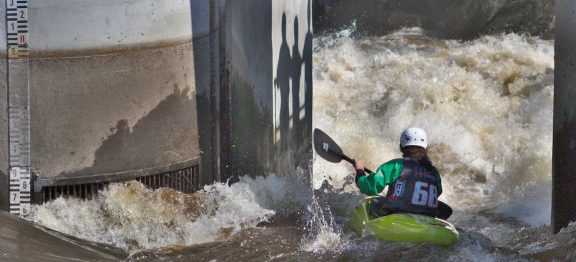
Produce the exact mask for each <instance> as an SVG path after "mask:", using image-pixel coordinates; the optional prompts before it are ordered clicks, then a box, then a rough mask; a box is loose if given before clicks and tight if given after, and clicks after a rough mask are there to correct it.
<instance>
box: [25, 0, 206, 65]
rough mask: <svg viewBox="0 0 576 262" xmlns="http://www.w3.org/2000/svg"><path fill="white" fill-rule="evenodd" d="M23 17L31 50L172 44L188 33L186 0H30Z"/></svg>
mask: <svg viewBox="0 0 576 262" xmlns="http://www.w3.org/2000/svg"><path fill="white" fill-rule="evenodd" d="M192 2H198V1H192ZM28 17H29V24H30V25H29V26H30V49H31V50H30V51H31V54H32V55H33V56H38V55H43V56H45V55H63V56H69V55H72V54H76V53H86V52H88V53H92V54H93V53H95V52H104V53H109V52H110V51H111V50H116V49H126V48H142V47H151V46H161V45H172V44H173V43H174V42H182V41H187V40H189V39H190V35H191V33H192V31H191V27H190V1H189V0H163V1H157V0H138V1H117V0H99V1H92V0H76V1H68V0H51V1H30V2H29V3H28Z"/></svg>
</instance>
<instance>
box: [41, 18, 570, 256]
mask: <svg viewBox="0 0 576 262" xmlns="http://www.w3.org/2000/svg"><path fill="white" fill-rule="evenodd" d="M352 32H353V29H350V30H345V31H342V32H339V33H337V34H335V35H331V36H326V37H320V38H316V39H315V40H314V41H315V42H314V48H315V50H314V67H315V68H314V70H315V71H314V81H315V82H314V89H315V90H314V124H315V126H316V127H318V128H321V129H323V130H326V131H329V135H330V136H331V137H333V138H334V139H335V140H336V141H337V142H338V143H339V144H340V145H341V147H342V148H343V149H344V151H345V152H346V154H348V155H350V156H352V157H354V158H357V159H358V158H359V159H365V160H367V165H368V166H369V167H376V166H377V165H378V164H380V163H382V162H385V161H387V160H389V159H392V158H396V157H399V156H400V153H399V151H398V142H397V140H398V136H399V134H400V132H401V131H402V130H403V129H404V128H405V127H407V126H420V127H422V128H424V129H425V130H426V131H427V132H428V137H429V140H430V146H429V149H430V155H431V158H432V160H433V162H434V163H435V165H436V166H437V167H438V168H439V169H440V171H441V174H442V178H443V188H444V194H443V195H442V196H441V199H442V200H444V201H445V202H448V203H449V204H450V205H452V206H453V207H454V209H455V213H454V215H453V216H452V217H451V218H450V221H451V222H452V223H453V224H455V225H456V226H457V227H458V229H459V231H460V233H461V235H460V240H459V242H458V243H457V244H456V245H455V246H454V247H453V248H452V249H444V248H440V247H436V246H432V245H415V244H407V243H392V242H387V241H378V240H376V239H374V238H373V237H371V236H354V235H352V234H351V233H350V232H348V230H347V229H346V226H345V223H346V222H347V220H348V215H349V211H350V210H351V209H352V208H353V207H354V205H355V204H356V203H357V201H358V200H359V199H360V198H361V197H362V195H361V194H360V193H359V192H358V190H357V188H356V186H355V184H354V171H353V168H352V167H351V166H350V165H349V164H347V163H342V164H333V163H328V162H326V161H323V160H317V161H314V163H313V165H314V167H313V169H314V174H313V176H312V181H311V183H312V186H310V183H309V182H310V181H308V180H307V178H306V179H303V177H302V174H301V173H298V172H296V173H295V174H294V175H293V176H289V177H279V176H275V175H268V176H266V177H255V178H250V177H241V178H240V182H238V183H236V184H233V185H232V186H230V187H228V186H226V185H224V184H220V183H216V184H214V185H210V186H206V187H205V188H204V190H203V191H202V192H198V193H195V194H192V195H184V194H181V193H178V192H175V191H173V190H169V189H159V190H156V191H153V190H150V189H146V188H144V186H143V185H142V184H140V183H137V182H130V183H121V184H113V185H111V186H110V187H109V188H108V189H107V190H106V191H103V192H101V194H100V196H99V197H98V198H96V199H93V200H87V201H81V200H78V199H74V198H69V199H63V198H59V199H57V200H55V201H53V202H50V203H46V204H44V205H41V206H36V207H35V208H34V210H33V213H32V220H34V221H36V222H37V223H39V224H40V225H43V226H46V227H50V228H53V229H56V230H58V231H61V232H64V233H66V234H70V235H73V236H77V237H80V238H83V239H87V240H90V241H96V242H100V243H107V244H110V245H114V246H117V247H121V248H123V249H124V250H127V251H129V252H133V253H138V252H137V251H141V250H145V251H144V252H143V253H141V254H140V255H135V256H131V258H132V259H136V260H137V259H138V258H142V259H143V260H161V259H163V258H164V259H166V258H167V259H173V260H183V259H187V260H193V261H208V260H211V259H217V260H233V259H236V260H265V259H267V260H298V261H317V260H319V259H323V260H330V259H332V260H339V261H341V260H382V259H390V260H401V259H403V260H452V261H462V260H468V261H513V260H524V259H537V260H538V259H542V260H547V258H565V259H573V258H574V257H576V253H574V252H573V250H574V248H575V247H576V243H575V241H573V235H574V232H575V230H576V225H574V224H573V225H571V226H569V227H568V228H567V229H565V230H563V231H562V232H561V233H560V234H559V235H556V236H550V234H549V231H550V227H549V225H546V224H547V223H548V221H549V218H550V217H549V216H550V211H549V208H550V206H549V203H550V190H551V185H550V173H551V163H550V155H551V150H552V149H551V136H552V102H553V101H552V98H553V86H552V84H553V70H554V60H553V57H554V51H553V42H552V41H547V40H541V39H538V38H534V37H529V36H523V35H515V34H509V35H492V36H482V37H480V38H478V39H476V40H473V41H454V40H442V39H435V38H430V37H427V36H426V35H425V34H424V33H423V32H422V31H421V30H420V29H417V28H413V29H404V30H401V31H399V32H397V33H394V34H391V35H388V36H384V37H363V38H352V37H351V36H350V35H351V33H352ZM311 188H312V190H311ZM303 210H304V212H302V211H303ZM282 216H284V217H287V220H289V223H288V225H285V224H282V223H277V224H274V218H276V217H282ZM294 217H297V218H295V219H294ZM297 220H298V221H299V222H296V221H297ZM266 221H272V223H267V222H266ZM262 222H266V223H262ZM201 243H205V244H203V245H200V246H198V245H197V246H192V247H190V248H189V249H187V250H186V249H184V250H178V251H170V252H163V251H156V250H154V249H156V248H166V247H173V246H179V245H186V246H191V245H195V244H201ZM206 243H208V244H206ZM171 252H172V253H171Z"/></svg>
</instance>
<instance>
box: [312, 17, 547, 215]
mask: <svg viewBox="0 0 576 262" xmlns="http://www.w3.org/2000/svg"><path fill="white" fill-rule="evenodd" d="M315 48H316V49H315V52H316V53H315V54H316V56H315V59H314V65H315V71H314V73H315V83H314V84H315V85H314V88H315V97H314V99H315V100H314V105H315V111H314V119H315V124H316V126H317V127H319V128H321V129H324V130H330V135H331V136H333V137H334V139H335V140H336V141H338V142H339V143H340V144H341V146H342V148H344V149H345V151H346V153H347V154H349V155H351V156H353V157H355V158H360V159H365V160H367V165H368V166H372V167H376V166H377V165H379V164H381V163H383V162H385V161H387V160H390V159H393V158H397V157H399V156H400V153H399V150H398V137H399V134H400V133H401V131H402V130H403V129H404V128H406V127H409V126H419V127H422V128H424V129H425V130H426V131H427V133H428V138H429V141H430V145H429V152H430V156H431V158H432V160H433V162H434V163H435V164H436V166H437V167H438V168H439V169H440V171H441V173H442V177H443V187H444V188H445V190H444V192H445V193H444V194H443V195H442V196H441V199H442V200H444V201H447V202H449V203H450V204H451V205H452V206H453V207H455V208H458V209H463V210H470V211H473V209H476V210H478V209H490V208H496V207H498V210H497V211H499V212H501V213H504V214H507V215H511V216H515V217H516V218H517V219H520V220H522V221H524V222H526V223H529V224H532V225H541V224H544V223H548V221H549V218H550V216H549V214H550V212H549V203H550V189H551V186H550V177H551V153H552V146H551V144H552V143H551V137H552V104H553V70H554V50H553V42H552V41H547V40H541V39H538V38H534V37H529V36H521V35H515V34H508V35H494V36H482V37H480V38H479V39H476V40H474V41H455V40H442V39H435V38H429V37H427V36H425V34H423V33H422V31H421V30H420V29H418V28H412V29H405V30H401V31H399V32H397V33H394V34H391V35H388V36H384V37H365V38H360V39H353V38H351V37H350V34H349V33H347V31H345V32H343V33H342V32H341V33H340V34H337V35H335V36H327V37H323V38H320V39H317V42H316V45H315ZM314 170H315V171H317V170H319V171H320V172H321V174H319V175H318V176H315V177H314V184H315V187H316V188H318V187H319V186H320V184H321V183H323V181H324V180H329V181H330V183H332V184H333V185H334V187H339V186H343V185H344V186H346V185H348V184H350V183H347V181H346V179H347V178H348V177H349V176H350V174H351V172H352V170H351V167H350V166H348V165H346V164H340V165H339V166H333V164H331V163H326V162H325V161H316V162H315V166H314ZM320 172H319V173H320ZM353 190H355V189H354V187H353V186H351V187H349V189H348V191H353ZM520 209H521V210H523V212H521V213H516V212H514V210H520Z"/></svg>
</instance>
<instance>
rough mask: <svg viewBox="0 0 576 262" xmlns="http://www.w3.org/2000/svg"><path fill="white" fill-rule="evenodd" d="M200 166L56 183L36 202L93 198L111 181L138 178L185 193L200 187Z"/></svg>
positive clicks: (138, 179)
mask: <svg viewBox="0 0 576 262" xmlns="http://www.w3.org/2000/svg"><path fill="white" fill-rule="evenodd" d="M199 171H200V167H199V165H193V166H190V167H186V168H182V169H178V170H174V171H169V172H166V173H161V174H156V175H144V176H137V177H133V178H132V179H125V180H118V181H107V182H96V183H83V184H70V185H56V186H43V187H42V189H41V193H40V194H39V196H40V198H41V199H36V201H35V202H36V203H45V202H48V201H52V200H54V199H56V198H58V197H61V196H63V197H69V196H73V197H78V198H82V199H92V198H93V197H94V196H96V195H97V194H98V192H99V191H100V190H102V189H104V188H106V187H107V186H108V185H109V184H110V183H113V182H122V181H129V180H136V181H139V182H141V183H142V184H144V185H145V186H146V187H148V188H151V189H158V188H161V187H168V188H172V189H175V190H178V191H181V192H184V193H193V192H194V191H196V190H198V189H199V188H200V186H201V185H200V172H199Z"/></svg>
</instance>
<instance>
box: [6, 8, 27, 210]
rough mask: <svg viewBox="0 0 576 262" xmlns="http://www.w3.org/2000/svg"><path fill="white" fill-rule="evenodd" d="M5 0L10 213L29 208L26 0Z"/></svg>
mask: <svg viewBox="0 0 576 262" xmlns="http://www.w3.org/2000/svg"><path fill="white" fill-rule="evenodd" d="M5 1H6V43H7V53H8V60H7V61H8V72H7V74H8V119H9V121H8V125H9V152H8V155H9V162H10V163H9V164H10V170H9V173H10V213H12V214H16V215H21V216H25V215H27V214H28V212H29V211H30V209H29V208H30V202H31V189H30V188H31V186H30V177H31V176H30V109H29V107H28V106H29V98H28V93H29V85H28V72H29V64H28V61H29V60H28V0H5Z"/></svg>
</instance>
